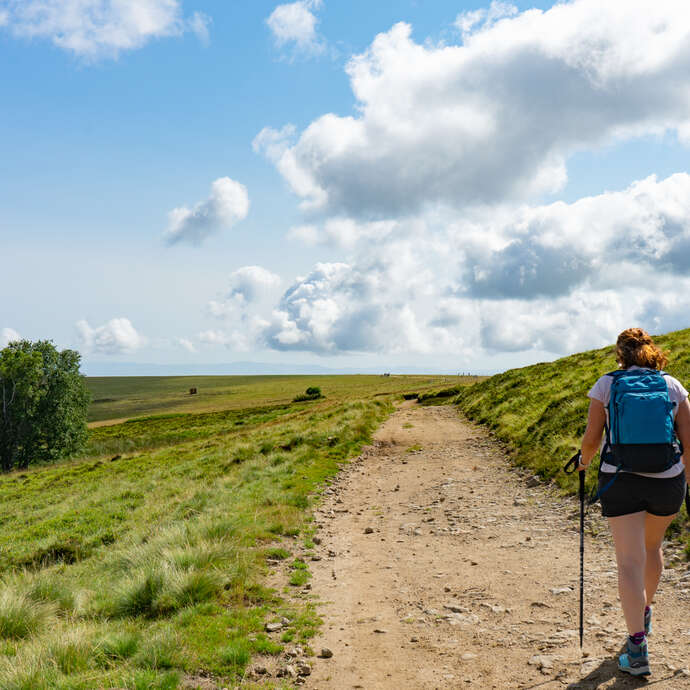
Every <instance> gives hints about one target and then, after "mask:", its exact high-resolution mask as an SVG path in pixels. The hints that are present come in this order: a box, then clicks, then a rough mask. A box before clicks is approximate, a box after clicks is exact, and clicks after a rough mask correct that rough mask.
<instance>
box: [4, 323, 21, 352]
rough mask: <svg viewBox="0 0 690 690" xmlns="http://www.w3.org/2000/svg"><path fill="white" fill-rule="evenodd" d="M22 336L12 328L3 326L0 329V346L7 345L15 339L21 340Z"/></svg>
mask: <svg viewBox="0 0 690 690" xmlns="http://www.w3.org/2000/svg"><path fill="white" fill-rule="evenodd" d="M21 339H22V337H21V336H20V335H19V333H17V331H15V330H14V328H3V329H2V331H0V348H3V347H7V346H8V345H9V344H10V343H13V342H14V341H15V340H21Z"/></svg>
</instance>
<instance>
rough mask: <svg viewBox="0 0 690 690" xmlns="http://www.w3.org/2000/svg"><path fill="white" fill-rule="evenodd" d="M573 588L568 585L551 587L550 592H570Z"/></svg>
mask: <svg viewBox="0 0 690 690" xmlns="http://www.w3.org/2000/svg"><path fill="white" fill-rule="evenodd" d="M572 591H573V590H572V589H570V587H553V588H552V589H551V594H570V593H571V592H572Z"/></svg>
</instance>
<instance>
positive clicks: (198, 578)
mask: <svg viewBox="0 0 690 690" xmlns="http://www.w3.org/2000/svg"><path fill="white" fill-rule="evenodd" d="M220 378H221V377H218V379H219V380H218V381H216V383H217V384H218V387H217V391H216V393H215V394H214V393H212V392H209V394H208V396H207V400H206V401H204V398H203V396H204V391H205V390H206V388H205V383H204V382H203V381H202V380H200V378H199V377H195V378H194V385H196V386H197V388H198V389H199V395H198V396H190V397H192V398H196V399H195V400H194V401H193V403H194V404H195V405H197V407H196V408H195V409H193V410H192V407H191V405H192V403H189V405H190V411H188V412H187V413H181V412H179V411H170V409H172V408H174V405H169V408H170V409H168V411H167V412H166V413H165V414H158V415H155V414H151V412H155V411H160V410H161V409H163V410H165V409H166V406H168V403H170V402H171V401H172V400H173V399H174V395H173V393H172V392H171V391H173V390H176V389H177V387H179V383H180V382H179V381H178V380H168V381H165V380H159V379H156V380H146V381H143V382H142V381H132V380H122V379H107V380H105V379H104V380H99V381H98V382H97V387H98V389H99V391H100V393H99V394H100V395H101V397H102V398H107V399H109V400H112V401H115V402H112V403H110V402H109V403H104V402H101V403H95V406H96V407H97V406H99V405H100V406H101V408H100V412H99V413H98V414H103V413H105V411H106V409H107V410H108V414H109V415H120V414H122V412H123V410H126V411H127V414H131V413H137V414H139V413H142V412H146V414H147V416H145V417H139V418H137V419H132V420H130V421H127V422H125V423H119V424H112V425H109V426H99V427H97V428H93V429H92V430H91V433H90V440H89V449H88V453H87V456H86V457H83V458H75V459H73V460H70V461H67V462H63V463H60V464H56V465H50V466H40V467H36V468H32V469H30V470H29V471H26V472H21V473H18V472H15V473H12V474H8V475H2V476H0V573H2V574H1V575H0V688H31V689H32V690H33V689H34V688H39V689H40V688H64V689H67V688H70V689H77V688H84V690H88V689H90V688H94V687H118V688H128V689H129V688H176V687H178V685H179V684H180V683H181V682H182V680H183V679H184V677H185V675H194V674H196V673H198V672H199V670H203V671H204V672H205V673H208V674H210V675H212V676H213V677H214V678H216V679H217V681H218V683H219V685H221V686H223V685H228V686H233V685H234V684H236V681H237V679H238V677H239V676H240V675H241V674H242V673H243V672H244V669H245V667H246V665H247V664H248V663H249V662H250V660H251V658H252V657H253V656H256V655H262V654H268V655H276V654H279V653H280V652H281V651H282V645H283V642H282V641H281V640H280V639H272V638H270V637H268V636H266V635H265V633H264V632H263V630H264V624H265V622H266V621H267V620H271V619H273V618H275V617H279V618H280V617H287V618H288V619H289V621H290V624H289V626H287V627H286V629H285V630H283V631H282V633H281V634H282V635H284V636H286V639H287V637H289V639H291V640H300V641H306V640H308V639H309V638H310V637H311V636H312V635H313V634H314V633H315V631H316V629H317V627H318V624H319V621H318V617H317V616H316V612H315V611H314V609H313V608H312V607H311V606H310V605H309V604H308V603H306V602H305V603H301V604H299V605H297V604H290V603H289V601H286V600H285V599H284V595H283V593H282V592H276V591H272V590H269V589H267V588H266V587H265V584H264V581H265V577H266V574H267V564H266V560H267V559H271V560H285V559H292V566H293V567H292V569H291V570H290V575H289V577H290V582H291V583H292V584H294V585H295V586H300V585H303V584H304V583H306V582H307V580H308V579H309V576H310V575H309V571H308V569H307V565H306V563H304V562H302V561H299V560H296V559H294V557H293V556H292V554H293V553H294V552H295V550H296V549H297V548H299V545H300V543H302V542H304V541H305V540H308V539H309V538H310V535H311V534H313V528H312V527H311V524H310V519H311V518H310V508H311V506H312V505H313V504H314V502H315V501H318V497H319V493H320V489H321V487H322V486H323V485H324V483H325V482H326V480H328V478H329V477H331V476H333V475H334V474H335V473H336V472H337V471H338V468H339V467H340V466H341V464H342V463H343V462H346V461H347V460H348V458H351V457H354V456H356V455H357V454H358V453H359V451H360V449H361V447H362V445H363V444H364V443H367V442H369V441H370V439H371V434H372V432H373V431H374V429H376V427H377V426H378V425H379V424H380V423H381V422H382V421H383V420H384V419H385V418H386V417H387V416H388V415H389V414H390V412H391V411H392V409H393V407H392V404H391V401H392V399H394V398H396V397H399V395H400V392H401V391H402V390H404V389H407V388H409V386H410V381H409V379H407V378H403V377H400V378H397V377H390V378H389V377H386V378H382V377H338V378H339V380H338V381H337V386H335V388H330V387H329V383H328V381H327V380H326V379H325V378H324V377H292V378H290V377H252V380H251V381H249V380H244V381H242V382H238V381H237V379H238V378H240V377H222V378H223V381H221V380H220ZM247 378H248V377H247ZM332 378H334V379H335V378H336V377H332ZM228 379H233V380H232V381H228ZM269 379H270V380H269ZM274 379H280V380H279V381H276V380H274ZM414 379H415V380H414V385H415V387H416V388H418V389H420V390H422V389H424V388H425V387H426V389H430V388H432V387H436V388H437V387H438V386H439V385H440V384H441V383H442V378H440V377H414ZM314 382H316V383H318V385H320V386H321V388H322V390H323V391H324V394H325V396H326V397H324V398H323V399H319V400H314V401H311V402H304V403H291V402H290V400H291V399H292V398H293V397H294V395H295V393H296V392H299V391H303V390H304V389H305V388H306V387H307V385H309V384H310V383H314ZM92 383H93V380H92V381H91V382H90V385H91V384H92ZM185 386H186V387H190V386H189V385H187V384H185ZM252 386H254V388H253V389H252ZM233 387H234V388H233ZM238 389H239V392H238ZM211 390H212V389H211ZM166 391H167V392H166ZM252 391H253V392H252ZM158 394H160V395H161V401H162V402H161V401H157V400H156V398H155V396H156V395H158ZM168 395H169V397H167V398H166V396H168ZM214 395H215V397H214ZM232 396H235V397H234V398H233V400H234V401H235V402H237V404H234V405H228V407H229V408H230V409H212V408H213V406H214V405H221V406H222V405H224V404H227V403H228V400H229V399H230V398H231V397H232ZM211 398H213V399H212V400H210V399H211ZM200 400H201V405H200V404H199V401H200ZM209 400H210V401H209ZM117 401H119V402H117ZM137 401H138V402H137ZM159 402H161V404H160V405H159V404H158V403H159ZM239 403H241V404H239ZM185 404H187V403H185ZM207 405H208V407H209V409H204V406H207ZM290 589H291V588H290Z"/></svg>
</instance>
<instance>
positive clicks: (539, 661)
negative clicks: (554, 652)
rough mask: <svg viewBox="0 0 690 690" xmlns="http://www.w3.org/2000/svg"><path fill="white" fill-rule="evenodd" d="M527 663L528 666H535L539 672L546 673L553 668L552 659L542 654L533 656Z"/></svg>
mask: <svg viewBox="0 0 690 690" xmlns="http://www.w3.org/2000/svg"><path fill="white" fill-rule="evenodd" d="M527 663H528V664H529V665H530V666H536V667H537V668H538V669H539V670H540V671H542V670H544V669H546V670H547V671H548V670H550V669H552V668H553V659H552V658H551V657H550V656H544V655H543V654H535V655H534V656H533V657H531V658H530V660H529V661H528V662H527Z"/></svg>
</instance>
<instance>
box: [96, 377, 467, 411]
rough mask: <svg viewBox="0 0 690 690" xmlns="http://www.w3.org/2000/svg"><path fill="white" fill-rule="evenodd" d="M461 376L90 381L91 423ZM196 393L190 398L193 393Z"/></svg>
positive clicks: (409, 386) (415, 385)
mask: <svg viewBox="0 0 690 690" xmlns="http://www.w3.org/2000/svg"><path fill="white" fill-rule="evenodd" d="M467 378H468V377H457V376H121V377H89V378H87V379H86V385H87V386H88V388H89V390H90V391H91V395H92V398H93V400H92V404H91V408H90V410H89V421H91V422H101V421H103V420H110V419H123V418H130V417H140V416H142V415H151V414H160V413H164V412H213V411H217V410H228V409H241V408H245V407H247V406H249V405H251V406H257V405H274V404H278V403H289V402H290V401H291V400H292V398H293V397H294V396H295V395H296V394H298V393H304V391H305V390H306V389H307V388H308V387H309V386H318V387H320V388H321V389H323V390H324V391H328V394H329V395H330V396H331V397H335V398H337V399H338V400H357V399H360V398H362V397H370V396H372V395H375V394H377V393H378V394H380V395H389V394H392V393H401V392H403V391H418V390H419V391H423V390H427V389H428V388H429V387H430V386H433V385H436V386H438V385H439V384H440V383H442V382H444V381H445V382H446V385H450V383H451V382H453V383H455V382H457V383H465V382H466V379H467ZM190 388H196V389H197V391H198V392H197V394H196V395H190V394H189V389H190Z"/></svg>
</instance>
